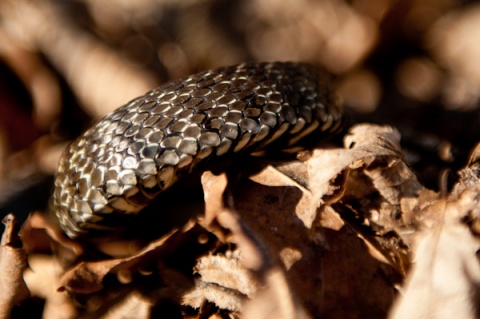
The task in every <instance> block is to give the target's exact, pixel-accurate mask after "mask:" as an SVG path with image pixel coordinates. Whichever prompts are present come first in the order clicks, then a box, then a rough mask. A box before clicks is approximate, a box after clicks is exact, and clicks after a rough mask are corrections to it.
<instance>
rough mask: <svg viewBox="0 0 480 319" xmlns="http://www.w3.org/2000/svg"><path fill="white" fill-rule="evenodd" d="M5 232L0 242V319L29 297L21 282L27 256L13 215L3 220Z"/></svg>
mask: <svg viewBox="0 0 480 319" xmlns="http://www.w3.org/2000/svg"><path fill="white" fill-rule="evenodd" d="M3 224H4V225H5V230H4V232H3V235H2V241H1V242H0V318H5V319H6V318H9V317H10V311H11V310H12V308H13V307H14V306H16V305H18V304H19V303H20V302H22V301H24V300H25V299H27V298H28V297H29V296H30V292H29V290H28V288H27V285H26V284H25V281H24V280H23V271H24V270H25V269H26V268H27V267H28V264H27V255H26V253H25V251H24V249H23V248H22V242H21V240H20V238H19V237H18V225H16V219H15V216H14V215H13V214H9V215H7V216H6V217H5V218H4V219H3Z"/></svg>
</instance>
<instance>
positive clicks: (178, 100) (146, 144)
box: [52, 62, 342, 238]
mask: <svg viewBox="0 0 480 319" xmlns="http://www.w3.org/2000/svg"><path fill="white" fill-rule="evenodd" d="M341 119H342V111H341V108H340V107H339V106H338V105H337V103H336V98H335V95H334V93H333V89H332V88H331V76H330V75H329V74H328V73H327V72H325V71H323V70H319V69H317V68H314V67H312V66H309V65H305V64H298V63H280V62H277V63H259V64H240V65H234V66H230V67H223V68H219V69H215V70H209V71H204V72H201V73H198V74H195V75H192V76H189V77H187V78H184V79H181V80H178V81H174V82H171V83H168V84H165V85H163V86H162V87H159V88H157V89H154V90H153V91H151V92H149V93H147V94H145V95H144V96H140V97H138V98H136V99H134V100H132V101H131V102H129V103H128V104H126V105H124V106H122V107H120V108H119V109H117V110H115V111H114V112H113V113H111V114H110V115H108V116H106V117H105V118H104V119H103V120H101V121H100V122H98V123H97V124H96V125H94V126H93V127H91V128H90V129H89V130H88V131H86V132H85V133H84V134H83V135H82V136H80V137H79V138H78V139H77V140H75V141H74V142H73V143H72V144H70V145H69V147H68V148H67V149H66V151H65V152H64V154H63V156H62V158H61V160H60V165H59V168H58V171H57V174H56V179H55V191H54V195H53V207H52V208H53V210H54V211H55V213H56V215H57V217H58V219H59V221H60V224H61V226H62V228H63V230H64V231H65V233H66V234H67V235H68V236H69V237H72V238H73V237H77V236H78V235H82V234H88V233H89V232H90V231H91V230H96V231H101V232H102V231H107V232H108V231H109V230H111V226H109V225H108V224H105V223H102V221H103V220H104V219H105V217H106V216H107V215H108V216H109V218H111V216H112V215H119V214H136V213H138V212H139V211H140V210H141V209H142V208H144V207H145V206H147V205H148V204H149V202H150V201H151V200H152V199H153V198H155V197H156V196H157V195H158V194H159V193H160V192H162V191H164V190H165V189H167V188H168V187H170V186H171V185H172V184H173V183H175V181H176V180H177V178H178V177H179V176H181V175H182V174H184V173H187V174H188V173H189V172H191V171H192V169H194V168H195V167H196V166H197V165H199V164H202V165H201V166H202V167H203V166H205V165H203V164H205V163H207V164H208V162H210V161H211V160H212V159H213V158H215V157H219V156H229V155H228V154H230V156H232V154H235V153H240V152H248V153H250V152H255V151H260V150H263V149H264V148H265V147H266V145H267V144H270V143H272V142H273V141H275V140H276V142H275V147H280V148H282V147H288V146H291V145H292V144H294V143H296V142H297V141H298V140H299V139H301V138H303V137H304V136H306V135H308V134H310V133H312V132H317V133H321V134H323V135H329V133H331V132H332V131H335V130H337V129H338V127H339V125H340V122H341ZM276 144H279V145H278V146H277V145H276ZM206 166H207V167H208V165H206Z"/></svg>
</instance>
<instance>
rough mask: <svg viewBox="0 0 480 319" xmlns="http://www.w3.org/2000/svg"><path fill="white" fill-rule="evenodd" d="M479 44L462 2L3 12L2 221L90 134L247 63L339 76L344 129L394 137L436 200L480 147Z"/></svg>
mask: <svg viewBox="0 0 480 319" xmlns="http://www.w3.org/2000/svg"><path fill="white" fill-rule="evenodd" d="M479 33H480V4H477V3H476V2H474V1H461V0H397V1H395V0H376V1H371V0H350V1H341V0H290V1H285V0H282V1H280V0H229V1H225V0H183V1H175V0H102V1H96V0H2V1H1V2H0V194H1V195H0V201H1V202H3V203H4V204H3V211H2V213H5V212H8V211H14V212H15V213H16V214H21V213H22V212H24V213H25V214H26V213H28V211H29V210H31V209H32V207H36V208H41V206H42V205H45V203H46V200H47V198H48V197H49V193H50V183H51V176H52V174H53V173H54V170H55V168H56V165H57V161H58V158H59V156H60V154H61V152H62V150H63V148H64V147H65V146H66V145H67V143H68V142H69V141H70V140H72V139H73V138H75V137H76V136H77V135H79V134H80V133H81V132H82V131H83V130H84V129H85V128H86V127H88V126H90V125H91V124H92V123H93V121H95V120H97V119H99V118H101V117H102V116H103V115H105V114H107V113H109V112H110V111H112V110H114V109H115V108H117V107H119V106H121V105H122V104H124V103H126V102H127V101H128V100H129V99H131V98H134V97H136V96H138V95H142V94H144V93H145V92H146V91H148V90H150V89H152V88H154V87H155V86H158V85H159V84H162V83H164V82H167V81H170V80H172V79H178V78H180V77H183V76H186V75H188V74H192V73H195V72H197V71H201V70H204V69H208V68H213V67H218V66H222V65H228V64H234V63H239V62H243V61H273V60H280V61H286V60H292V61H304V62H310V63H314V64H318V65H321V66H324V67H325V68H327V69H328V70H330V71H331V72H333V73H335V74H336V75H337V87H338V92H339V95H340V96H341V98H342V99H343V101H344V104H345V107H346V110H347V112H346V113H347V116H348V120H347V123H348V124H347V125H352V124H354V123H358V122H373V123H381V124H389V125H393V126H395V127H396V128H397V129H399V130H400V132H401V134H402V143H403V146H404V149H405V155H406V158H407V160H408V161H409V163H410V164H411V165H412V166H413V167H414V168H415V169H416V170H417V172H418V173H419V176H420V178H421V180H422V181H423V182H424V183H425V184H426V186H427V187H430V188H432V189H438V185H439V177H440V175H441V173H442V172H443V171H444V170H451V171H452V173H451V174H449V178H450V181H453V180H455V178H456V174H455V171H456V170H458V169H459V168H460V167H462V166H464V165H465V164H466V163H467V161H468V155H469V153H470V152H471V150H472V149H473V147H474V145H475V144H476V142H477V141H478V140H479V138H480V129H479V126H480V111H479V108H478V105H479V103H478V100H479V95H480V63H478V61H477V60H478V57H480V42H479V41H480V40H479V39H480V36H479ZM6 200H8V204H5V201H6ZM37 206H38V207H37Z"/></svg>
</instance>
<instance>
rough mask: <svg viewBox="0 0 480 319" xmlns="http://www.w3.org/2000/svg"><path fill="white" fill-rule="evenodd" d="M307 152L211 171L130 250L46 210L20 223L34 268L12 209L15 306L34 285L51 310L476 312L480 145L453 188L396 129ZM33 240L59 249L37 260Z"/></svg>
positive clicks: (5, 293)
mask: <svg viewBox="0 0 480 319" xmlns="http://www.w3.org/2000/svg"><path fill="white" fill-rule="evenodd" d="M298 158H299V160H294V161H288V162H284V163H282V164H279V165H266V166H264V167H263V169H261V170H260V171H259V172H257V173H255V174H253V175H250V176H239V177H237V178H232V177H231V176H230V175H228V174H225V173H221V174H219V175H215V174H214V173H212V172H209V171H207V172H205V173H203V175H202V178H201V183H202V190H203V194H204V210H203V211H202V212H200V213H199V214H197V215H199V217H198V218H190V219H189V220H188V221H187V222H185V223H184V224H179V225H177V226H175V227H172V229H171V230H170V231H168V232H167V233H165V234H163V235H161V236H160V235H159V237H158V238H157V239H154V240H152V241H150V242H149V243H147V244H145V245H144V246H139V244H138V243H137V242H132V243H131V247H134V248H132V249H130V250H127V251H130V252H131V253H130V254H124V255H119V256H107V255H105V254H101V253H99V254H97V255H88V254H87V252H88V251H87V247H85V246H82V245H81V244H79V243H77V242H75V241H71V240H69V239H66V238H64V237H62V235H61V234H60V233H59V232H58V228H56V227H58V226H56V225H55V224H54V223H52V222H51V220H50V219H49V218H48V217H42V215H41V214H39V213H37V214H33V215H32V216H31V217H30V220H29V221H28V222H27V223H26V225H25V226H24V229H23V230H22V239H23V241H24V246H25V247H30V248H31V249H32V250H33V251H31V252H29V253H30V254H29V264H30V265H31V268H30V269H27V261H26V256H27V254H26V253H25V251H24V250H23V249H22V248H21V245H20V241H19V239H15V240H14V241H13V242H15V245H12V244H11V243H12V239H6V238H7V237H8V238H12V236H13V235H14V234H16V233H15V232H12V226H11V223H12V220H13V217H12V216H10V217H9V219H6V221H5V223H6V226H7V227H6V231H5V232H4V236H3V239H2V246H1V259H0V269H2V272H1V276H0V283H1V284H2V288H3V289H2V295H1V298H0V300H1V301H2V302H3V304H4V305H5V307H2V309H5V310H3V311H4V312H5V311H6V312H9V311H10V310H12V309H14V308H15V306H16V305H17V304H18V303H20V302H22V300H24V299H26V298H28V289H30V291H31V292H32V294H34V295H35V296H37V297H39V298H43V299H45V309H44V316H45V317H46V318H61V317H62V318H76V317H78V318H100V317H101V318H115V317H118V316H122V317H124V318H153V317H155V316H157V315H159V314H162V315H164V316H166V317H175V316H182V317H184V318H318V317H320V316H322V317H326V318H358V317H369V318H385V317H387V316H390V317H391V318H405V317H409V318H416V317H418V318H420V317H422V316H429V317H432V318H443V317H442V315H445V314H452V313H455V314H459V313H461V314H462V317H463V318H475V315H476V305H477V304H478V303H477V300H476V299H475V298H476V297H475V296H478V294H476V292H477V291H478V288H477V287H478V284H479V282H480V276H479V275H478V274H479V273H480V272H479V270H480V269H479V265H478V259H477V250H478V246H479V239H478V234H479V233H480V232H479V228H478V225H480V223H479V220H480V219H479V212H480V210H479V209H478V208H477V202H478V196H479V195H478V194H479V189H480V187H479V186H478V182H477V180H478V176H479V173H478V172H479V170H478V168H477V166H478V148H477V150H476V151H474V152H473V154H472V158H471V160H470V163H469V164H468V165H467V167H466V168H464V169H463V170H462V171H461V172H460V179H459V182H458V183H457V185H456V186H455V187H454V191H452V193H451V194H449V195H445V194H438V193H436V192H434V191H432V190H429V189H427V188H425V187H424V186H423V185H422V184H421V182H420V181H419V179H418V178H417V176H416V174H415V172H414V171H413V170H412V169H411V167H410V166H409V165H408V163H407V162H406V160H405V158H404V155H403V153H402V149H401V147H400V135H399V133H398V132H397V131H396V130H395V129H394V128H392V127H389V126H378V125H371V124H360V125H357V126H354V127H352V128H351V129H350V131H349V133H348V134H347V135H346V136H345V138H344V147H343V148H333V147H330V148H319V149H314V150H312V151H304V152H302V153H301V154H300V155H299V156H298ZM39 232H40V233H41V232H43V233H44V234H46V235H45V236H38V235H34V234H38V233H39ZM35 238H42V240H47V239H48V241H49V243H50V244H51V247H52V251H53V254H52V255H43V256H39V255H38V254H35V249H37V250H38V247H45V245H40V244H39V243H38V242H37V243H36V244H35V245H33V244H32V241H35ZM125 243H127V244H128V241H127V242H123V243H122V245H125ZM25 269H27V270H26V271H25ZM24 271H25V273H24ZM6 274H10V275H8V276H6ZM22 275H23V277H22ZM23 278H25V281H26V285H24V284H22V283H23V282H24V281H23ZM45 278H48V285H49V286H50V288H48V289H47V288H45V280H42V279H45ZM404 282H405V284H403V283H404ZM42 283H43V284H42ZM27 286H28V288H27ZM472 292H475V293H473V294H472ZM397 299H398V300H397ZM392 305H394V306H393V307H392ZM419 309H421V310H419ZM4 317H5V316H4ZM5 318H7V317H5ZM445 318H446V317H445Z"/></svg>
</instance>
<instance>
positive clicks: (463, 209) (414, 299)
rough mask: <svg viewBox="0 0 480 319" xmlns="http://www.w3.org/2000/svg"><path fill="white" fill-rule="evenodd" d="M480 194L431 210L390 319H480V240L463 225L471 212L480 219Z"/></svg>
mask: <svg viewBox="0 0 480 319" xmlns="http://www.w3.org/2000/svg"><path fill="white" fill-rule="evenodd" d="M479 190H480V189H479V188H477V189H473V190H472V189H470V190H467V191H465V192H463V193H462V194H460V196H459V197H458V198H453V199H450V200H446V199H445V200H441V201H439V202H438V203H436V204H434V205H432V206H431V207H429V208H428V209H427V212H425V214H426V215H427V216H428V217H429V218H427V220H428V223H426V224H425V227H424V229H423V231H422V232H419V233H417V235H416V240H415V248H414V254H415V259H414V261H413V262H414V264H413V267H412V270H411V272H410V273H409V275H408V278H407V281H406V284H405V287H404V291H403V292H402V296H401V298H400V299H399V301H398V302H397V304H396V306H395V307H394V309H393V311H392V314H391V316H390V317H391V318H454V317H455V318H477V317H478V311H479V309H478V302H479V299H478V296H479V293H480V290H479V287H480V264H479V261H478V251H479V248H480V238H478V236H474V235H473V234H472V232H471V231H470V229H469V228H468V226H467V225H466V224H465V223H463V220H464V218H465V217H466V216H467V215H469V214H470V212H471V211H472V210H476V211H477V214H478V208H477V205H478V199H479V197H480V196H479ZM426 226H430V227H428V228H427V227H426Z"/></svg>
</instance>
